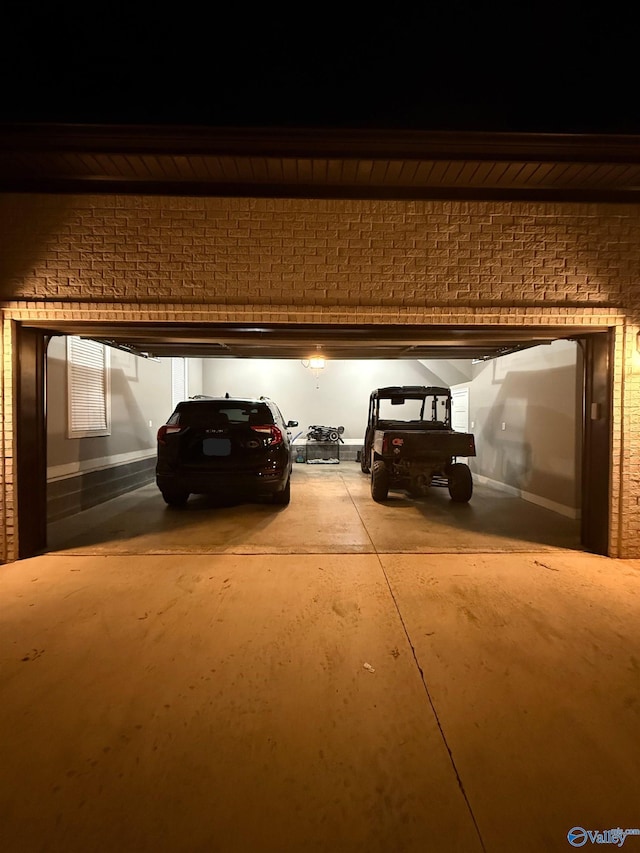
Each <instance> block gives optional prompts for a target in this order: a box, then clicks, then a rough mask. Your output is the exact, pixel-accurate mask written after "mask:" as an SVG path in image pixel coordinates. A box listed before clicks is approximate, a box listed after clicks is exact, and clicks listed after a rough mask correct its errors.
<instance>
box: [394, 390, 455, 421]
mask: <svg viewBox="0 0 640 853" xmlns="http://www.w3.org/2000/svg"><path fill="white" fill-rule="evenodd" d="M449 399H450V398H449V396H448V395H439V394H429V395H428V396H426V397H421V398H419V399H415V398H411V397H406V398H403V397H392V398H391V399H384V398H383V399H380V400H378V403H379V409H378V419H379V420H385V421H386V420H396V421H438V422H439V423H444V424H446V425H447V426H448V425H449V423H450V421H451V413H450V409H449Z"/></svg>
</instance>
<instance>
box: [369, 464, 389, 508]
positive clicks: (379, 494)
mask: <svg viewBox="0 0 640 853" xmlns="http://www.w3.org/2000/svg"><path fill="white" fill-rule="evenodd" d="M388 494H389V472H388V471H387V467H386V465H385V464H384V462H380V460H377V461H376V462H374V463H373V468H372V470H371V497H372V498H373V499H374V501H384V500H386V499H387V495H388Z"/></svg>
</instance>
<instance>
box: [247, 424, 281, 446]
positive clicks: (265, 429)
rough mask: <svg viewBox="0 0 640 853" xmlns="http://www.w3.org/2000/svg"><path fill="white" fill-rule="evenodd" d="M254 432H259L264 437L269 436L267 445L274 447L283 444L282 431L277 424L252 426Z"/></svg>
mask: <svg viewBox="0 0 640 853" xmlns="http://www.w3.org/2000/svg"><path fill="white" fill-rule="evenodd" d="M251 429H252V430H253V431H254V432H259V433H261V434H262V435H265V436H268V438H267V444H270V445H272V446H274V445H276V444H282V430H281V429H280V427H277V426H276V425H275V424H264V426H252V427H251Z"/></svg>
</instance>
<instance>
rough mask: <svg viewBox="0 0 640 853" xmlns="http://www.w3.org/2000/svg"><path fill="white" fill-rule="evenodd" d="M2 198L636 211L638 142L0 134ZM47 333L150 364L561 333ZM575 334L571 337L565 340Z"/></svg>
mask: <svg viewBox="0 0 640 853" xmlns="http://www.w3.org/2000/svg"><path fill="white" fill-rule="evenodd" d="M0 192H21V193H31V192H54V193H119V194H129V193H130V194H134V193H135V194H147V195H156V194H161V195H183V196H184V195H191V196H243V197H265V198H274V197H280V198H337V199H403V200H407V199H467V200H472V199H477V200H482V199H487V200H489V199H495V200H527V201H543V200H548V201H583V202H624V203H627V202H630V203H637V202H638V200H639V199H640V136H620V135H615V136H613V135H572V134H505V133H501V134H494V133H492V134H489V133H459V132H456V133H450V132H423V131H418V132H413V131H406V132H400V131H385V130H381V131H371V130H366V131H355V130H354V131H348V130H347V131H345V130H327V129H318V130H309V129H305V130H303V129H297V130H296V129H287V130H278V129H267V128H260V129H254V130H252V129H233V128H230V129H221V128H198V127H196V128H192V127H164V126H163V127H147V126H143V127H140V126H112V125H110V126H93V125H92V126H85V125H0ZM36 325H37V324H36ZM48 330H49V331H50V332H52V333H54V334H76V335H81V336H85V337H91V338H94V339H100V340H104V341H105V342H108V343H109V344H110V345H112V346H118V347H121V348H123V349H126V350H129V351H131V352H135V353H138V354H144V355H151V356H170V355H185V356H194V357H195V356H218V357H229V358H255V357H259V358H305V357H308V356H309V354H310V352H313V351H315V350H316V349H321V350H322V352H323V354H324V355H325V356H327V357H329V358H414V359H428V358H473V359H478V358H491V357H495V356H497V355H501V354H505V353H507V352H512V351H514V350H515V349H521V348H525V347H531V346H536V345H538V344H540V343H550V342H551V341H552V340H554V339H555V338H557V335H558V332H557V329H551V328H549V329H545V328H535V329H530V328H526V327H522V326H521V325H519V326H514V327H508V326H503V325H500V326H495V327H486V328H483V329H482V330H478V329H469V330H465V329H461V328H459V327H456V328H448V329H446V328H442V327H433V328H430V327H424V326H405V325H403V326H398V327H392V326H391V327H390V326H386V325H385V326H380V325H378V326H352V327H348V326H333V327H332V326H322V325H313V326H301V325H296V324H291V325H260V326H259V327H258V326H242V325H237V324H236V325H218V326H216V325H210V324H193V325H188V326H177V325H175V324H148V325H146V324H127V323H117V324H100V325H88V324H85V325H81V324H77V323H72V324H69V323H58V324H55V325H53V326H52V325H51V324H48ZM591 331H592V332H597V331H599V330H598V329H596V328H593V329H591ZM581 335H582V336H583V335H584V330H580V329H577V328H576V329H573V328H567V329H566V330H565V331H564V335H563V336H565V337H568V338H571V337H580V336H581Z"/></svg>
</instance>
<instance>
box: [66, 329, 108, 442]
mask: <svg viewBox="0 0 640 853" xmlns="http://www.w3.org/2000/svg"><path fill="white" fill-rule="evenodd" d="M67 388H68V411H69V418H68V436H69V438H87V437H88V436H94V435H110V434H111V411H110V409H111V406H110V399H109V353H108V350H107V347H105V346H104V344H99V343H96V341H85V340H82V339H81V338H76V337H68V338H67Z"/></svg>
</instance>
